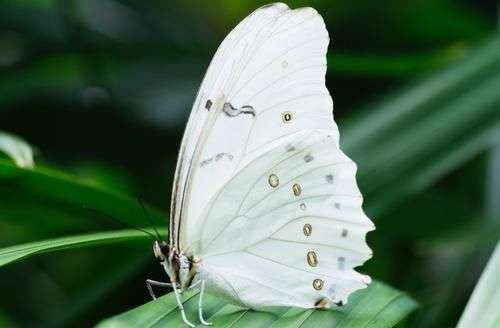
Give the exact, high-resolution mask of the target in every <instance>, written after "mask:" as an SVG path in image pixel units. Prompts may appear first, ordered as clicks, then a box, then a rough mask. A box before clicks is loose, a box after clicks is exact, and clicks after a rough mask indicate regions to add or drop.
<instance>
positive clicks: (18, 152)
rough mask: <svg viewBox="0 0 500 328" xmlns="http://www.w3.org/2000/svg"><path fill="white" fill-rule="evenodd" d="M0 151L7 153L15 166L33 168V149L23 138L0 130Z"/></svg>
mask: <svg viewBox="0 0 500 328" xmlns="http://www.w3.org/2000/svg"><path fill="white" fill-rule="evenodd" d="M0 152H3V153H5V154H7V156H9V157H10V158H12V160H13V161H14V163H16V165H17V166H19V167H23V168H33V167H34V166H35V161H34V160H33V149H31V146H30V145H29V144H28V143H27V142H26V141H24V140H22V139H21V138H19V137H16V136H14V135H12V134H8V133H5V132H1V131H0Z"/></svg>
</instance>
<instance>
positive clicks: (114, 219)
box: [82, 205, 158, 240]
mask: <svg viewBox="0 0 500 328" xmlns="http://www.w3.org/2000/svg"><path fill="white" fill-rule="evenodd" d="M82 207H83V208H84V209H86V210H89V211H92V212H94V213H96V214H99V215H102V216H103V217H105V218H107V219H108V220H110V221H112V222H114V223H118V224H119V225H121V226H122V227H125V228H132V229H135V230H138V231H141V232H144V233H145V234H147V235H148V236H150V237H151V239H153V240H156V237H155V235H153V234H152V233H151V232H149V231H147V230H144V229H142V228H139V227H137V226H135V225H133V224H131V223H125V222H123V221H121V220H118V219H117V218H115V217H113V216H111V215H109V214H107V213H104V212H101V211H99V210H96V209H94V208H91V207H88V206H87V205H82ZM155 231H156V229H155ZM157 233H158V232H157Z"/></svg>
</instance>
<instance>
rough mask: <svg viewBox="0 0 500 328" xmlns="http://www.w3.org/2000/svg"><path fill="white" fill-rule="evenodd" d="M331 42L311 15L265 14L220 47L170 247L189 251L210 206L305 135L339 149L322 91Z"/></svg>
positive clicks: (200, 102) (191, 141) (205, 86)
mask: <svg viewBox="0 0 500 328" xmlns="http://www.w3.org/2000/svg"><path fill="white" fill-rule="evenodd" d="M328 42H329V37H328V33H327V31H326V28H325V25H324V22H323V20H322V18H321V16H320V15H319V14H318V13H317V12H316V11H315V10H314V9H312V8H301V9H296V10H290V9H289V8H288V7H287V6H286V5H285V4H281V3H278V4H272V5H268V6H265V7H262V8H260V9H258V10H256V11H255V12H254V13H252V14H251V15H250V16H249V17H247V18H246V19H245V20H243V21H242V22H241V23H240V24H239V25H238V26H237V27H236V28H235V29H234V30H233V31H232V32H231V33H230V34H229V35H228V36H227V38H226V39H225V40H224V41H223V43H222V44H221V46H220V48H219V49H218V51H217V53H216V55H215V57H214V59H213V61H212V63H211V64H210V67H209V69H208V71H207V75H206V77H205V79H204V81H203V83H202V86H201V88H200V91H199V92H198V96H197V99H196V101H195V104H194V106H193V110H192V113H191V116H190V119H189V122H188V125H187V128H186V132H185V135H184V139H183V144H182V146H181V151H180V155H179V160H178V166H177V172H176V178H175V182H174V189H173V198H172V206H171V211H172V213H171V228H170V231H171V240H172V241H173V242H174V243H175V244H176V245H177V246H178V247H179V248H181V249H183V250H186V251H187V252H190V251H189V246H190V244H192V241H193V239H194V238H196V236H195V235H194V232H195V230H196V228H197V227H198V226H199V225H200V224H201V222H202V221H203V220H204V217H203V211H204V210H205V208H206V207H207V205H208V204H209V201H210V199H211V198H212V197H213V196H214V195H215V194H216V193H217V192H218V191H219V190H220V189H221V188H223V187H224V185H225V184H226V183H227V182H228V181H229V180H230V179H231V178H232V177H234V176H235V175H236V174H237V173H238V172H239V171H240V170H241V169H242V168H243V167H245V166H246V165H247V164H248V163H250V162H252V161H253V160H254V159H255V158H258V157H259V156H260V155H262V154H263V153H265V152H266V151H268V150H269V149H272V148H273V147H274V146H275V145H277V144H279V143H281V142H282V140H283V139H286V138H287V136H289V135H292V134H293V133H295V132H297V131H300V130H303V129H324V130H326V131H328V134H330V135H331V136H332V139H333V140H334V141H335V143H337V144H338V131H337V127H336V125H335V123H334V122H333V120H332V109H333V103H332V99H331V97H330V95H329V92H328V90H327V89H326V87H325V73H326V56H325V55H326V51H327V47H328Z"/></svg>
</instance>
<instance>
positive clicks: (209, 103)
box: [205, 99, 212, 110]
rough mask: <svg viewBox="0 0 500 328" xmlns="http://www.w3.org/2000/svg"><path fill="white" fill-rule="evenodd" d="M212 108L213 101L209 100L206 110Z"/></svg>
mask: <svg viewBox="0 0 500 328" xmlns="http://www.w3.org/2000/svg"><path fill="white" fill-rule="evenodd" d="M211 107H212V100H210V99H208V100H207V102H206V104H205V108H206V109H207V110H210V108H211Z"/></svg>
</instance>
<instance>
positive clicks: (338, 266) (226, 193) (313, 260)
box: [189, 130, 374, 308]
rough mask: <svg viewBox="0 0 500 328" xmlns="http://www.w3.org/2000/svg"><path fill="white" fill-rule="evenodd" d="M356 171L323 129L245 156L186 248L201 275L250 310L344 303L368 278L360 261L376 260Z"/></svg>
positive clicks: (371, 227)
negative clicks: (247, 158) (360, 270)
mask: <svg viewBox="0 0 500 328" xmlns="http://www.w3.org/2000/svg"><path fill="white" fill-rule="evenodd" d="M355 172H356V166H355V164H354V163H353V162H352V161H351V160H350V159H349V158H348V157H347V156H345V155H344V154H343V153H342V152H341V151H340V149H339V148H338V146H337V143H336V140H335V139H334V137H332V136H331V135H329V134H327V133H325V132H324V131H310V130H309V131H302V132H299V133H296V134H295V135H293V136H290V137H289V138H288V139H287V140H284V142H283V143H282V144H280V145H278V146H276V147H275V148H274V149H272V150H270V151H268V152H267V153H265V154H263V155H262V156H260V157H259V158H257V159H255V160H254V161H252V162H251V163H249V164H248V165H247V166H246V167H245V168H243V169H242V170H241V171H240V172H239V173H238V174H237V175H236V176H235V177H234V178H232V179H231V180H230V181H229V182H228V183H227V184H226V185H225V186H224V188H223V189H222V190H221V191H220V192H219V193H218V194H217V196H216V197H214V198H213V199H212V202H211V205H210V206H209V209H208V210H207V211H206V213H205V215H204V216H205V220H204V223H203V224H202V225H200V226H199V229H197V230H196V234H195V236H196V238H194V239H193V243H192V244H191V245H190V247H189V249H190V251H192V252H194V253H195V254H199V257H200V258H201V259H202V266H201V269H200V270H201V274H202V276H203V275H205V276H206V279H207V280H208V281H210V280H211V279H212V280H215V281H217V282H216V283H213V284H212V285H218V288H219V289H223V290H224V291H225V293H230V294H231V295H232V297H233V298H234V299H237V300H239V301H240V302H241V303H242V304H244V305H246V306H250V307H253V308H260V307H266V306H273V305H274V306H275V305H291V306H300V307H313V306H314V305H315V304H316V302H318V301H319V300H321V299H327V300H329V301H331V302H335V303H338V302H343V303H345V302H346V300H347V296H348V295H349V294H350V293H351V292H352V291H354V290H356V289H360V288H363V287H365V286H366V284H367V283H368V282H369V278H368V277H367V276H364V275H361V274H359V273H357V272H356V271H354V267H357V266H359V265H361V264H363V263H364V262H365V261H366V260H367V259H368V258H370V257H371V251H370V249H369V247H368V246H367V245H366V242H365V236H366V233H367V232H368V231H370V230H373V229H374V226H373V224H372V222H371V221H370V220H369V219H368V218H367V217H366V215H365V214H364V212H363V210H362V208H361V206H362V197H361V194H360V192H359V190H358V188H357V186H356V181H355ZM256 281H257V282H256ZM219 293H220V291H219Z"/></svg>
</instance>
